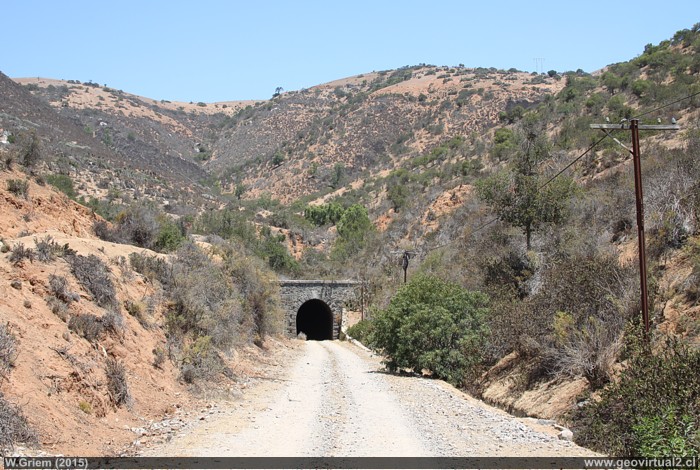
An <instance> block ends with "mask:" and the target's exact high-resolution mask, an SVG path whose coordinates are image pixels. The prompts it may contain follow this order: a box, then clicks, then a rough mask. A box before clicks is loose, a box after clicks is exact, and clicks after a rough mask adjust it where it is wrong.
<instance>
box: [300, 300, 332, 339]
mask: <svg viewBox="0 0 700 470" xmlns="http://www.w3.org/2000/svg"><path fill="white" fill-rule="evenodd" d="M299 333H304V334H305V335H306V339H307V340H308V339H310V340H315V341H323V340H325V339H333V312H331V309H330V307H329V306H328V305H326V303H325V302H324V301H322V300H318V299H311V300H307V301H306V302H304V303H303V304H302V305H301V307H299V311H298V312H297V335H298V334H299Z"/></svg>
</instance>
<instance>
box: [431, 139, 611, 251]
mask: <svg viewBox="0 0 700 470" xmlns="http://www.w3.org/2000/svg"><path fill="white" fill-rule="evenodd" d="M606 137H607V135H605V136H603V137H601V138H600V139H598V140H597V141H596V142H594V143H593V144H592V145H591V146H590V147H588V148H587V149H586V150H585V151H584V152H583V153H582V154H581V155H579V156H578V157H576V158H575V159H574V160H572V161H571V162H570V163H569V164H567V165H566V166H565V167H564V168H562V169H561V170H559V171H558V172H557V173H556V174H555V175H554V176H552V177H551V178H549V179H548V180H547V181H546V182H544V183H543V184H542V185H540V186H539V187H538V188H537V191H541V190H542V189H544V188H545V187H546V186H548V185H549V184H551V183H552V182H553V181H554V180H555V179H557V178H558V177H559V176H561V175H562V174H563V173H564V172H565V171H566V170H568V169H569V168H571V167H572V166H574V165H575V164H576V162H578V161H579V160H581V159H582V158H583V157H585V156H586V155H588V153H589V152H590V151H591V150H593V149H594V148H595V147H596V146H598V144H600V143H601V142H602V141H603V140H605V138H606ZM498 219H500V217H494V218H492V219H490V220H489V221H487V222H484V223H482V224H481V225H479V226H477V227H476V228H475V229H474V230H472V231H471V232H470V234H469V235H474V234H475V233H478V232H480V231H481V230H483V229H485V228H486V227H488V226H489V225H491V224H493V223H494V222H497V221H498ZM456 241H457V240H451V241H449V242H447V243H443V244H442V245H438V246H436V247H433V248H430V249H428V250H426V251H428V252H430V251H435V250H437V249H439V248H443V247H445V246H447V245H451V244H452V243H454V242H456Z"/></svg>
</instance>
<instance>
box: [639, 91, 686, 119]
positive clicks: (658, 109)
mask: <svg viewBox="0 0 700 470" xmlns="http://www.w3.org/2000/svg"><path fill="white" fill-rule="evenodd" d="M698 95H700V91H696V92H695V93H693V94H690V95H688V96H684V97H683V98H679V99H677V100H675V101H671V102H670V103H666V104H664V105H661V106H659V107H658V108H654V109H652V110H651V111H647V112H646V113H642V114H638V115H637V116H635V117H633V118H632V119H639V118H640V117H642V116H646V115H648V114H652V113H655V112H657V111H661V110H662V109H664V108H668V107H669V106H673V105H674V104H676V103H680V102H681V101H683V100H689V99H691V98H695V97H696V96H698Z"/></svg>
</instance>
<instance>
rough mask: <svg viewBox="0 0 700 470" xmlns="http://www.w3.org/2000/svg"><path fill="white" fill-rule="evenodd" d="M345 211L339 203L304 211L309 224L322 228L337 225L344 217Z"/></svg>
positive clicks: (310, 207)
mask: <svg viewBox="0 0 700 470" xmlns="http://www.w3.org/2000/svg"><path fill="white" fill-rule="evenodd" d="M344 212H345V209H344V208H343V206H342V205H340V204H338V203H337V202H331V203H328V204H321V205H318V206H308V207H306V208H305V209H304V218H305V219H306V220H308V221H309V222H311V223H313V224H314V225H317V226H319V227H322V226H324V225H327V224H336V223H338V221H339V220H340V218H341V217H342V216H343V213H344Z"/></svg>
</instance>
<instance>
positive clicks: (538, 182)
mask: <svg viewBox="0 0 700 470" xmlns="http://www.w3.org/2000/svg"><path fill="white" fill-rule="evenodd" d="M516 139H517V144H518V145H517V150H516V152H515V154H514V156H513V159H512V160H511V165H510V169H508V170H505V171H501V172H498V173H496V174H494V175H492V176H490V177H489V178H486V179H483V180H481V181H479V182H478V183H477V191H478V194H479V196H480V198H481V199H482V200H483V201H485V202H486V203H487V204H489V205H490V206H491V207H492V209H493V210H494V211H495V212H496V213H497V214H498V217H499V219H501V220H502V221H504V222H506V223H508V224H510V225H512V226H514V227H520V228H522V229H523V232H524V233H525V237H526V244H527V249H528V250H530V249H531V247H532V233H533V232H535V231H537V230H539V229H540V228H542V227H543V226H545V225H548V224H560V223H562V222H563V221H564V220H566V218H567V217H568V202H569V199H570V198H571V196H572V195H573V193H574V191H575V188H576V184H575V183H574V181H573V180H572V179H571V178H568V177H563V176H560V177H559V178H557V179H555V180H553V181H551V182H550V183H548V184H547V185H544V182H545V180H544V178H543V177H542V175H541V174H539V165H540V163H542V161H544V160H545V159H546V158H548V157H549V153H550V143H549V141H548V140H547V138H546V137H545V136H544V129H542V128H541V126H540V124H539V123H538V122H537V121H536V118H534V117H530V118H528V119H525V120H524V121H523V123H522V125H521V126H520V129H519V132H518V133H517V135H516Z"/></svg>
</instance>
